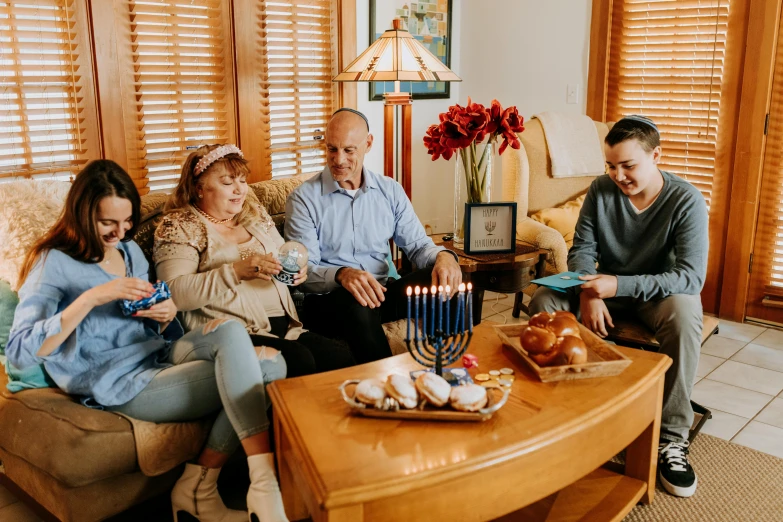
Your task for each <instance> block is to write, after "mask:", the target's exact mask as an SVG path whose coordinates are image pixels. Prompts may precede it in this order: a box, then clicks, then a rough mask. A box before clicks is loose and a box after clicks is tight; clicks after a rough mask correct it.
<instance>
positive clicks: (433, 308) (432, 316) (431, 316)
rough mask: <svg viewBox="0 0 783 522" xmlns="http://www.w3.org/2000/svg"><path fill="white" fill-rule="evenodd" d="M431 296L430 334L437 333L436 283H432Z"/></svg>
mask: <svg viewBox="0 0 783 522" xmlns="http://www.w3.org/2000/svg"><path fill="white" fill-rule="evenodd" d="M431 290H432V291H431V296H432V298H431V299H430V319H431V321H430V336H433V335H435V299H436V296H437V292H438V289H437V288H435V285H432V289H431Z"/></svg>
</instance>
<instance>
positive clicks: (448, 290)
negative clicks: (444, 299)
mask: <svg viewBox="0 0 783 522" xmlns="http://www.w3.org/2000/svg"><path fill="white" fill-rule="evenodd" d="M446 293H447V294H451V287H450V286H449V285H446Z"/></svg>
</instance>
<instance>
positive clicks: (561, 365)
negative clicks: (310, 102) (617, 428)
mask: <svg viewBox="0 0 783 522" xmlns="http://www.w3.org/2000/svg"><path fill="white" fill-rule="evenodd" d="M495 331H496V332H497V334H498V337H500V340H501V341H502V342H503V344H504V345H505V346H507V347H509V348H511V349H512V350H514V351H515V352H517V353H519V355H520V356H521V357H522V359H523V360H524V361H525V363H527V365H528V366H529V367H530V369H531V370H533V372H534V373H535V374H536V375H537V376H538V378H539V379H540V380H541V382H554V381H567V380H573V379H588V378H591V377H609V376H612V375H619V374H620V373H622V372H623V370H625V369H626V368H627V367H628V365H629V364H631V360H630V359H629V358H628V357H626V356H625V355H623V354H622V353H620V351H619V350H617V349H616V348H615V347H614V346H612V345H611V344H609V343H607V342H606V341H604V340H603V339H601V338H600V337H598V336H597V335H596V334H594V333H593V332H591V331H590V330H589V329H588V328H587V327H585V326H584V325H583V324H581V323H580V322H578V321H577V320H576V317H575V316H574V315H573V314H572V313H570V312H565V311H558V312H553V313H547V312H541V313H538V314H536V315H534V316H533V317H531V318H530V321H528V322H527V323H521V324H516V325H503V326H495Z"/></svg>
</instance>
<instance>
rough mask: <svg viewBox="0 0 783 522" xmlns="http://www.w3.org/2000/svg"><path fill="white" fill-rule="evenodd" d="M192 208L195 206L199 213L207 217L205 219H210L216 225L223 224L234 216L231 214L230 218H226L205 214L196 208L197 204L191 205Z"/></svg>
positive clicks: (232, 219)
mask: <svg viewBox="0 0 783 522" xmlns="http://www.w3.org/2000/svg"><path fill="white" fill-rule="evenodd" d="M193 208H195V209H196V211H198V213H199V214H201V215H202V216H204V217H205V218H207V220H209V221H211V222H212V223H215V224H216V225H225V224H226V223H229V222H231V221H234V218H235V217H236V216H231V217H230V218H227V219H216V218H213V217H212V216H210V215H209V214H207V213H206V212H204V211H203V210H201V209H200V208H198V205H193Z"/></svg>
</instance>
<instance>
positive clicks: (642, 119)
mask: <svg viewBox="0 0 783 522" xmlns="http://www.w3.org/2000/svg"><path fill="white" fill-rule="evenodd" d="M623 120H631V121H635V122H638V123H642V124H644V125H647V126H648V127H652V128H653V129H655V131H656V132H658V133H660V131H659V130H658V126H657V125H656V124H655V122H654V121H652V120H651V119H650V118H648V117H647V116H642V115H641V114H629V115H628V116H624V117H623V118H622V119H621V120H620V121H623ZM620 121H618V122H617V123H620Z"/></svg>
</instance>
